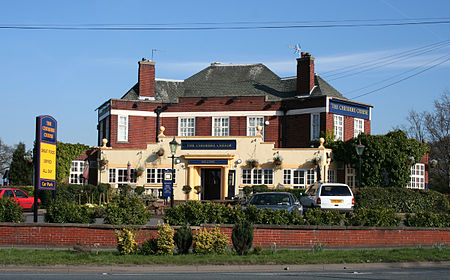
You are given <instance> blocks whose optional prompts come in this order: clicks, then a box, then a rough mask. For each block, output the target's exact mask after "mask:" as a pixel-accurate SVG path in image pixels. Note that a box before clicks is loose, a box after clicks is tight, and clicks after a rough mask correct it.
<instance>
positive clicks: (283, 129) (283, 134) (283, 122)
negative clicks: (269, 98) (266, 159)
mask: <svg viewBox="0 0 450 280" xmlns="http://www.w3.org/2000/svg"><path fill="white" fill-rule="evenodd" d="M281 110H282V111H283V118H282V119H281V145H282V147H283V148H286V130H287V127H286V126H287V125H286V123H287V120H286V114H287V111H288V110H287V109H286V107H284V106H283V107H281Z"/></svg>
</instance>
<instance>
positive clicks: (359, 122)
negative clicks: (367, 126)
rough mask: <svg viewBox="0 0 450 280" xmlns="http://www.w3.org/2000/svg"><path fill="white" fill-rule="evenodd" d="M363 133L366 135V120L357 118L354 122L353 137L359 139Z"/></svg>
mask: <svg viewBox="0 0 450 280" xmlns="http://www.w3.org/2000/svg"><path fill="white" fill-rule="evenodd" d="M361 133H364V120H363V119H358V118H355V119H354V120H353V137H355V138H356V137H358V135H360V134H361Z"/></svg>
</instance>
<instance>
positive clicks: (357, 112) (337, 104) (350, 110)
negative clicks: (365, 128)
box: [329, 99, 370, 120]
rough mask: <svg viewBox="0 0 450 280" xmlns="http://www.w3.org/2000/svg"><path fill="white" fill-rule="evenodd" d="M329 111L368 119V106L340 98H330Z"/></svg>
mask: <svg viewBox="0 0 450 280" xmlns="http://www.w3.org/2000/svg"><path fill="white" fill-rule="evenodd" d="M329 111H330V113H333V114H339V115H345V116H350V117H354V118H360V119H366V120H370V107H369V106H364V105H360V104H353V103H349V102H345V101H340V100H334V99H333V100H330V107H329Z"/></svg>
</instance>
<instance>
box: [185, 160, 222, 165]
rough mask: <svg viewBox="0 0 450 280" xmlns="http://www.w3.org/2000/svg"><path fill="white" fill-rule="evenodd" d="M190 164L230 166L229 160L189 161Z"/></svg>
mask: <svg viewBox="0 0 450 280" xmlns="http://www.w3.org/2000/svg"><path fill="white" fill-rule="evenodd" d="M188 164H213V165H214V164H216V165H217V164H220V165H226V164H228V160H227V159H190V160H188Z"/></svg>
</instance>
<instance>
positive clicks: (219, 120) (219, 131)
mask: <svg viewBox="0 0 450 280" xmlns="http://www.w3.org/2000/svg"><path fill="white" fill-rule="evenodd" d="M212 136H230V118H229V117H213V118H212Z"/></svg>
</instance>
